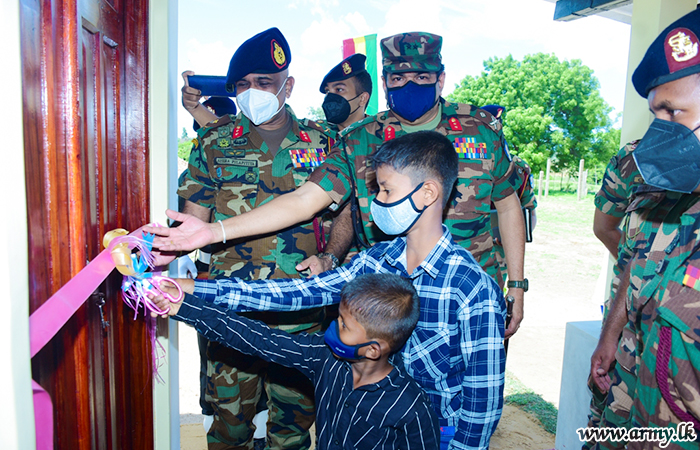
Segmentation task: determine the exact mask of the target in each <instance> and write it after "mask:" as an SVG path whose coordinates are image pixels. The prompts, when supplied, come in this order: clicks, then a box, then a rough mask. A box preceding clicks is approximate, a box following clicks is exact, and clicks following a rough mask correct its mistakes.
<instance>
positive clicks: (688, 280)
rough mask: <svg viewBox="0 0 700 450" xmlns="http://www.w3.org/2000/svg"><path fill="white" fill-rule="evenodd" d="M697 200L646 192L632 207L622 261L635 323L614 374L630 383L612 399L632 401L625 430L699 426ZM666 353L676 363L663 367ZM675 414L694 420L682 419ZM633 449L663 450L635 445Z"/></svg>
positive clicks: (695, 445)
mask: <svg viewBox="0 0 700 450" xmlns="http://www.w3.org/2000/svg"><path fill="white" fill-rule="evenodd" d="M698 200H700V198H699V197H698V196H697V195H693V194H690V195H688V194H679V193H674V192H666V191H662V190H659V189H657V188H652V187H648V186H642V187H640V188H638V189H637V192H636V193H635V195H634V196H633V198H632V201H631V203H630V206H629V207H628V208H627V211H628V213H629V219H628V222H627V224H626V228H627V231H626V233H625V237H624V241H623V244H622V245H621V247H620V250H621V253H624V255H622V254H621V258H630V259H629V264H631V268H630V284H629V289H628V291H627V298H628V304H627V307H628V308H627V309H628V319H629V320H628V323H627V325H626V326H625V328H624V330H623V333H622V338H621V340H620V345H619V347H618V352H617V354H616V359H617V362H618V364H617V366H616V368H615V372H620V367H622V368H623V369H624V370H622V371H621V372H622V373H623V375H622V376H621V377H620V378H621V379H622V381H623V383H618V384H616V385H615V386H613V388H612V389H611V393H610V395H609V397H608V404H609V405H610V404H614V402H619V399H622V402H623V403H624V404H625V406H628V405H629V403H630V402H631V405H629V406H631V408H630V412H629V419H628V421H627V422H626V423H624V424H622V425H623V426H626V427H630V426H634V427H676V426H677V424H678V423H680V422H686V421H691V420H694V421H695V422H696V424H697V423H698V419H697V418H698V417H700V370H699V369H698V367H700V335H698V330H699V329H700V319H699V318H698V317H700V307H699V306H698V305H700V292H698V290H697V289H698V288H700V283H698V284H697V285H696V280H697V279H698V278H700V276H698V275H700V270H699V269H700V254H699V253H698V252H697V250H698V249H699V248H700V240H699V238H698V229H700V202H699V201H698ZM660 335H665V336H664V337H663V338H661V336H660ZM661 343H664V344H665V345H663V346H662V345H661ZM660 346H661V347H665V348H663V349H662V350H660ZM664 353H665V354H666V357H667V358H668V357H669V355H670V364H669V362H668V359H667V360H666V361H665V362H662V364H663V366H660V368H657V361H663V359H662V358H663V354H664ZM669 367H670V369H669ZM657 369H658V370H657ZM657 372H658V373H657ZM657 377H659V378H661V379H663V380H664V382H665V383H667V386H666V388H668V390H669V391H670V392H669V393H668V395H667V396H664V395H662V393H661V390H660V388H659V385H658V383H657ZM625 378H627V380H625ZM669 405H671V406H669ZM672 408H675V409H676V411H680V414H681V415H683V414H689V415H688V416H687V417H685V416H684V417H679V416H678V415H677V412H674V411H673V409H672ZM606 412H607V411H606ZM613 412H616V411H613ZM606 417H607V415H606ZM696 426H697V425H696ZM657 445H658V443H657ZM628 448H630V449H635V448H645V449H646V448H658V447H656V446H653V444H652V443H649V442H629V444H628ZM667 448H684V449H685V448H687V449H689V448H693V449H697V448H698V443H697V442H692V443H691V442H684V443H683V442H674V443H672V444H671V445H670V446H668V447H667Z"/></svg>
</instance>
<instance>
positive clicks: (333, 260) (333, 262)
mask: <svg viewBox="0 0 700 450" xmlns="http://www.w3.org/2000/svg"><path fill="white" fill-rule="evenodd" d="M316 256H318V257H319V258H330V259H331V270H333V269H335V268H336V267H338V263H339V262H340V261H338V257H337V256H335V255H334V254H333V253H327V252H323V253H319V254H318V255H316Z"/></svg>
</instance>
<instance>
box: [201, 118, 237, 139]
mask: <svg viewBox="0 0 700 450" xmlns="http://www.w3.org/2000/svg"><path fill="white" fill-rule="evenodd" d="M232 117H233V118H234V119H235V117H236V116H231V115H230V114H226V115H225V116H221V117H219V118H218V119H214V120H212V121H211V122H209V123H208V124H206V125H204V126H203V127H200V128H199V130H197V136H199V137H200V138H201V137H203V136H204V135H205V134H206V133H207V132H208V131H209V130H213V129H215V128H218V127H220V126H222V125H226V124H229V123H231V122H233V119H232Z"/></svg>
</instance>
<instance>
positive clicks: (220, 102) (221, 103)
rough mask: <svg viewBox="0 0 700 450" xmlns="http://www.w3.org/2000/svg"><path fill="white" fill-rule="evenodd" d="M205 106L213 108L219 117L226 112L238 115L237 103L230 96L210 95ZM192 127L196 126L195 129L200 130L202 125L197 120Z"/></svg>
mask: <svg viewBox="0 0 700 450" xmlns="http://www.w3.org/2000/svg"><path fill="white" fill-rule="evenodd" d="M204 106H206V107H207V108H211V109H213V110H214V114H216V116H217V117H222V116H225V115H226V114H233V115H234V116H235V115H236V104H235V103H234V102H233V100H231V99H230V98H229V97H209V99H207V101H205V102H204ZM192 128H194V131H197V130H199V128H200V127H199V124H198V123H197V121H196V120H195V121H194V125H192Z"/></svg>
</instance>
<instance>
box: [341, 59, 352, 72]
mask: <svg viewBox="0 0 700 450" xmlns="http://www.w3.org/2000/svg"><path fill="white" fill-rule="evenodd" d="M350 72H352V68H351V67H350V64H349V63H348V62H347V61H345V62H344V63H343V73H344V74H345V75H348V74H349V73H350Z"/></svg>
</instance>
